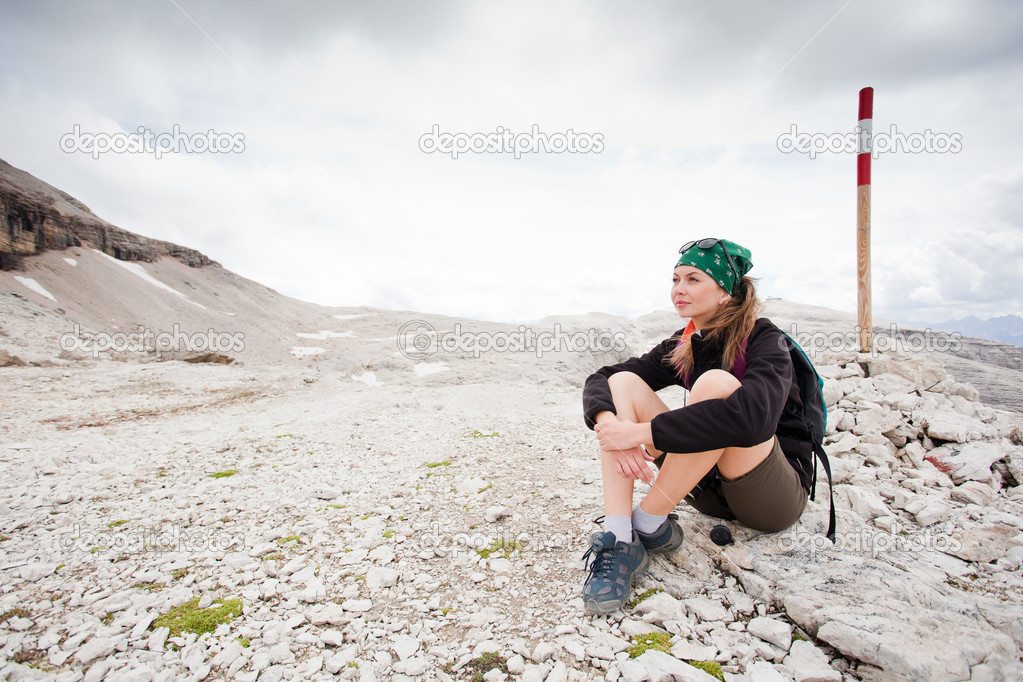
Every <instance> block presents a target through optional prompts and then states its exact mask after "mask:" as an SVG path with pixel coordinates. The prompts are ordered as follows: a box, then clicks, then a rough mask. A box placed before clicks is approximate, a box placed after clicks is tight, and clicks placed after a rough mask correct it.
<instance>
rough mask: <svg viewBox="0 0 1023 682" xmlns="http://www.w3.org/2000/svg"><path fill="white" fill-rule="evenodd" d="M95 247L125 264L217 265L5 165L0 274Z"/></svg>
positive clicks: (0, 168)
mask: <svg viewBox="0 0 1023 682" xmlns="http://www.w3.org/2000/svg"><path fill="white" fill-rule="evenodd" d="M90 244H91V245H93V246H95V247H96V248H97V249H98V250H100V251H102V252H103V253H105V254H107V255H109V256H113V257H114V258H117V259H118V260H123V261H143V262H148V263H152V262H154V261H156V260H157V259H159V258H160V257H162V256H170V257H171V258H174V259H176V260H178V261H181V262H182V263H184V264H185V265H188V266H189V267H193V268H199V267H204V266H207V265H214V264H216V262H215V261H214V260H212V259H211V258H209V257H208V256H206V255H205V254H203V253H200V252H199V251H197V250H195V249H191V248H188V247H185V246H181V245H179V244H174V243H172V242H167V241H162V240H159V239H152V238H150V237H143V236H142V235H139V234H135V233H134V232H129V231H128V230H124V229H122V228H119V227H117V226H115V225H113V224H111V223H109V222H107V221H106V220H103V219H102V218H100V217H99V216H97V215H96V214H95V213H93V212H92V210H90V209H89V207H88V206H86V205H85V204H84V203H83V202H81V201H79V200H78V199H76V198H75V197H73V196H71V195H70V194H68V193H67V192H64V191H63V190H60V189H57V188H56V187H53V186H52V185H50V184H49V183H47V182H45V181H43V180H40V179H39V178H37V177H35V176H34V175H32V174H31V173H28V172H26V171H23V170H21V169H20V168H15V167H14V166H12V165H11V164H9V163H7V162H6V161H4V160H3V159H0V270H21V269H22V267H23V259H24V258H25V257H26V256H36V255H40V254H42V253H44V252H46V251H51V250H57V251H59V250H63V249H67V248H69V247H72V246H83V245H90Z"/></svg>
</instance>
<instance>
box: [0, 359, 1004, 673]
mask: <svg viewBox="0 0 1023 682" xmlns="http://www.w3.org/2000/svg"><path fill="white" fill-rule="evenodd" d="M436 359H437V358H433V359H431V360H432V361H433V362H423V363H421V365H423V366H429V367H430V368H431V369H428V370H423V371H420V370H419V369H415V370H413V365H412V363H406V364H405V365H400V364H395V365H393V366H392V365H386V366H384V365H377V374H376V375H375V376H374V375H370V376H368V377H367V376H366V375H365V374H364V370H365V369H366V368H365V367H358V368H357V370H356V369H350V371H349V372H347V373H346V372H341V371H329V370H327V369H325V368H323V367H320V368H317V367H315V366H314V367H297V366H278V367H245V366H239V365H230V366H220V365H190V364H185V363H182V362H177V361H173V362H160V363H158V362H150V363H141V362H134V361H132V362H112V361H98V362H94V361H89V360H86V361H79V362H70V361H55V362H54V363H53V364H52V365H51V366H46V367H33V366H23V367H7V368H4V369H0V372H2V373H3V382H2V383H0V406H2V410H0V475H2V480H3V481H4V486H3V489H2V490H0V534H2V535H0V537H2V540H0V549H2V552H3V558H2V565H0V592H2V595H0V614H2V615H0V660H2V661H3V663H2V664H0V665H2V667H0V679H12V680H18V679H59V680H81V679H84V680H100V679H109V680H140V679H142V680H148V679H153V680H170V679H195V680H198V679H210V680H213V679H238V680H254V679H257V678H258V679H259V680H280V679H293V680H317V679H324V680H325V679H332V678H333V677H334V676H336V675H340V676H341V677H343V678H346V679H359V680H372V679H381V680H382V679H394V680H401V679H442V680H446V679H471V678H472V677H473V675H480V677H479V678H477V679H486V680H499V679H506V678H507V679H511V678H514V679H523V680H591V679H608V680H616V679H624V680H643V679H656V680H660V679H687V680H688V679H692V680H697V679H704V680H706V679H713V678H711V677H709V676H708V675H707V673H704V672H703V671H702V670H698V669H697V668H695V667H693V666H691V665H688V664H687V663H685V662H684V661H713V662H717V663H718V664H720V666H721V674H722V676H723V677H724V679H726V680H738V679H750V680H840V679H867V680H882V679H903V678H904V679H917V680H933V679H956V680H968V679H971V680H999V679H1005V680H1008V679H1020V678H1021V677H1023V665H1021V663H1020V651H1021V646H1023V607H1021V606H1020V603H1021V601H1023V576H1021V568H1020V566H1021V559H1023V533H1021V531H1023V487H1020V486H1019V485H1018V482H1019V481H1021V480H1023V470H1021V468H1023V455H1021V452H1023V448H1020V447H1019V440H1020V431H1019V429H1020V426H1019V424H1020V419H1019V416H1018V415H1015V414H1013V413H1008V412H1000V411H996V410H994V409H991V408H989V407H986V406H984V405H983V404H982V403H980V402H977V400H976V399H977V394H976V392H975V391H973V390H972V388H971V387H970V386H967V385H964V384H958V383H956V382H955V381H954V380H952V379H950V378H948V377H946V376H945V374H944V371H943V370H942V369H941V368H940V366H937V365H935V364H932V363H930V362H927V361H925V360H921V359H909V358H900V359H897V360H893V359H892V358H891V357H888V356H879V357H874V358H867V357H866V356H864V357H860V358H857V357H856V356H855V355H853V354H851V353H845V354H842V353H838V354H825V355H823V356H818V357H817V358H816V360H817V361H818V363H819V364H820V367H821V371H822V374H823V375H824V376H825V377H826V378H827V385H826V398H827V400H828V403H829V405H830V412H829V424H830V431H831V433H830V435H829V436H828V446H827V447H828V450H829V452H830V453H831V460H832V466H833V468H834V474H835V482H836V485H835V500H836V505H837V508H838V516H839V525H838V529H839V533H838V542H837V544H835V545H832V544H831V543H830V542H828V541H827V540H826V539H825V538H824V537H823V535H822V533H823V531H824V527H825V525H826V518H827V500H828V496H827V486H826V485H825V483H824V482H823V481H822V482H821V483H820V484H819V485H818V495H817V499H816V501H814V502H812V503H810V506H809V508H808V511H807V512H806V514H805V515H804V517H803V519H802V520H801V521H800V523H799V524H797V526H795V527H794V528H792V529H790V530H788V531H786V532H783V533H777V534H757V533H753V532H750V531H746V530H744V529H742V528H741V527H738V526H735V525H731V526H730V527H731V531H732V533H733V536H734V542H733V544H731V545H728V546H726V547H723V548H722V547H718V546H717V545H714V544H713V543H711V542H710V540H709V538H708V533H709V530H710V528H711V527H712V526H713V525H714V524H715V521H714V520H712V519H708V518H705V517H701V516H700V515H698V514H696V513H694V512H691V511H689V510H688V509H686V508H684V507H680V508H679V510H678V513H679V515H680V521H681V523H682V526H683V528H684V529H685V532H686V542H685V544H684V545H683V547H682V549H680V550H679V551H678V552H676V553H674V554H673V555H671V556H668V557H658V558H655V559H654V560H653V561H652V563H651V568H650V570H649V572H648V573H647V574H646V575H645V576H643V577H642V578H641V579H640V580H639V584H638V585H637V587H636V596H637V600H636V601H637V602H638V603H636V604H634V605H630V606H629V607H628V608H626V609H623V610H622V611H620V612H617V613H615V614H612V615H610V616H601V617H594V616H589V615H586V614H584V613H583V611H582V605H581V599H580V598H579V596H578V595H579V590H580V588H581V585H582V582H583V580H584V577H585V574H584V572H583V561H582V555H583V553H584V551H585V549H586V547H587V537H588V536H589V534H590V533H592V532H593V531H595V530H597V529H598V527H597V526H596V525H594V523H593V519H594V518H595V517H596V516H598V515H599V514H600V513H601V509H600V481H599V468H598V457H597V455H598V451H597V446H596V444H595V441H594V440H593V438H592V434H591V432H590V431H588V430H586V429H585V428H584V427H583V425H582V418H581V416H580V412H581V409H580V393H579V381H581V379H580V377H581V376H582V377H584V376H585V374H580V370H579V369H578V368H575V365H573V366H572V367H573V370H572V372H569V373H564V372H562V374H558V372H547V373H546V376H553V377H554V379H551V380H550V381H546V382H541V381H538V380H537V377H539V376H544V374H543V373H540V374H538V373H537V371H538V370H537V368H538V367H540V368H542V363H543V362H553V363H557V362H561V360H557V356H551V357H549V358H548V359H547V360H538V361H537V362H536V363H525V364H524V365H523V366H522V367H516V366H515V364H514V363H513V362H512V360H511V359H509V358H507V357H503V358H493V357H491V358H486V357H483V358H478V359H473V358H471V357H461V358H459V359H458V361H457V362H455V361H454V360H452V359H449V362H448V363H447V364H446V365H445V364H443V363H437V362H436ZM858 360H862V361H863V364H862V365H861V364H860V363H859V362H858ZM402 361H404V360H403V359H402ZM573 362H576V364H578V365H579V367H582V366H583V365H594V367H595V366H596V364H599V363H596V364H594V360H593V358H590V359H588V360H586V359H585V358H583V359H573ZM481 363H482V364H481ZM502 363H503V366H504V367H506V369H504V370H502V371H500V372H498V371H497V370H494V369H493V367H500V366H502ZM482 366H485V367H489V368H490V369H489V370H488V371H486V372H484V371H483V370H481V369H480V367H482ZM864 367H865V368H866V369H867V371H868V372H869V374H870V377H869V378H865V377H864V376H863V374H864ZM562 369H564V367H562ZM438 370H440V371H438ZM576 375H579V376H576ZM566 377H571V378H566ZM381 378H383V382H381V381H380V379H381ZM369 384H372V385H369ZM822 478H823V476H822ZM644 597H645V598H644ZM640 598H642V600H640ZM195 600H198V601H195ZM235 600H236V601H235ZM182 606H183V607H185V609H187V610H191V611H198V610H200V609H208V610H207V611H205V613H206V615H207V616H208V617H210V618H213V617H214V616H216V615H218V614H219V615H222V616H224V617H223V620H224V621H226V622H223V623H222V624H219V625H211V629H212V632H209V633H207V634H203V635H201V636H196V635H195V634H188V633H184V634H173V633H171V632H170V631H169V629H168V627H165V626H163V625H164V621H163V620H159V621H158V620H157V619H158V618H159V617H161V616H162V615H163V614H167V613H168V612H170V611H171V610H172V609H174V608H175V607H182ZM232 616H235V617H232ZM651 633H652V634H653V635H654V636H653V637H646V641H648V642H649V643H652V646H651V649H650V650H649V651H647V652H646V653H643V654H642V655H640V656H638V657H636V658H630V647H633V646H634V645H635V644H636V643H637V642H639V641H642V638H643V637H644V636H648V635H650V634H651ZM659 649H660V650H659ZM633 653H639V652H638V651H636V650H633Z"/></svg>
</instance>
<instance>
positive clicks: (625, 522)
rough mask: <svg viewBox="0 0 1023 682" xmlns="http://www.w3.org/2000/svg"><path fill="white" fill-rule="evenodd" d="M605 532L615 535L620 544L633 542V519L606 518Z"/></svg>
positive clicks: (627, 517)
mask: <svg viewBox="0 0 1023 682" xmlns="http://www.w3.org/2000/svg"><path fill="white" fill-rule="evenodd" d="M604 531H605V532H609V533H614V534H615V540H617V541H618V542H632V517H631V516H624V515H623V516H605V517H604Z"/></svg>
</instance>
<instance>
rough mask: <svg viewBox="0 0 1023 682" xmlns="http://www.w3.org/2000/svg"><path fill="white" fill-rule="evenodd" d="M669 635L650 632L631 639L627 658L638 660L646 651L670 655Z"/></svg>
mask: <svg viewBox="0 0 1023 682" xmlns="http://www.w3.org/2000/svg"><path fill="white" fill-rule="evenodd" d="M670 641H671V635H670V634H668V633H667V632H650V633H648V634H645V635H636V636H635V637H633V638H632V642H633V644H632V646H630V647H629V648H628V652H629V658H639V657H640V656H642V655H643V654H644V653H646V652H647V651H650V650H653V651H663V652H664V653H666V654H667V653H671V644H670Z"/></svg>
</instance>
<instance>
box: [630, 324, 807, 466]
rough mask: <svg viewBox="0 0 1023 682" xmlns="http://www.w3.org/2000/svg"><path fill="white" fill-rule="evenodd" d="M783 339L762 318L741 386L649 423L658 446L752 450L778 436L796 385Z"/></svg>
mask: <svg viewBox="0 0 1023 682" xmlns="http://www.w3.org/2000/svg"><path fill="white" fill-rule="evenodd" d="M784 341H785V339H784V335H783V334H782V333H781V331H779V330H778V328H777V327H775V326H774V325H773V324H771V323H770V322H769V321H768V320H758V321H757V326H756V327H754V331H753V333H752V334H750V338H749V341H748V342H747V346H746V371H745V373H744V374H743V377H742V386H740V387H739V388H737V389H736V390H735V392H734V393H732V395H730V396H728V397H727V398H721V399H712V400H704V401H701V402H699V403H694V404H692V405H689V406H687V407H683V408H680V409H677V410H671V411H669V412H665V413H663V414H660V415H658V416H656V417H654V419H653V420H652V421H651V423H650V427H651V435H652V442H653V444H654V447H655V448H657V449H658V450H661V451H664V452H704V451H706V450H716V449H719V448H723V447H732V446H734V447H751V446H753V445H756V444H757V443H763V442H764V441H765V440H767V439H769V438H770V437H771V436H773V435H774V434H775V432H776V431H777V429H778V421H779V419H780V418H781V414H782V410H783V409H784V408H785V404H786V402H788V399H789V396H790V395H791V393H792V391H793V385H794V374H793V369H792V359H791V357H790V356H789V351H788V346H787V345H786V344H785V343H784ZM795 390H796V391H797V394H798V388H797V389H795Z"/></svg>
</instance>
